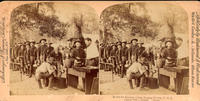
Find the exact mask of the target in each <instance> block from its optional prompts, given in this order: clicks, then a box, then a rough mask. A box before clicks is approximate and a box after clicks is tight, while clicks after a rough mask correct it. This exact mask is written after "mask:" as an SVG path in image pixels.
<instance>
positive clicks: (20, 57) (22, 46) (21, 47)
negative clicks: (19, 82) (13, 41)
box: [17, 44, 25, 74]
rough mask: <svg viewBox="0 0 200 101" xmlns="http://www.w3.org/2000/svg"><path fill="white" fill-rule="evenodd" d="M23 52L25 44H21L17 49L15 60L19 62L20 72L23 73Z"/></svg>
mask: <svg viewBox="0 0 200 101" xmlns="http://www.w3.org/2000/svg"><path fill="white" fill-rule="evenodd" d="M24 53H25V45H24V44H21V45H20V49H19V50H18V51H17V58H18V59H17V60H19V63H20V67H19V68H20V72H21V73H23V74H25V64H24Z"/></svg>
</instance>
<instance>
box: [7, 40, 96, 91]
mask: <svg viewBox="0 0 200 101" xmlns="http://www.w3.org/2000/svg"><path fill="white" fill-rule="evenodd" d="M91 42H92V40H91V38H85V39H83V40H81V39H75V38H74V39H73V38H71V39H69V40H68V42H67V46H57V47H53V46H52V44H53V43H50V42H49V43H47V40H46V39H41V40H40V41H39V42H38V43H36V42H35V41H26V42H23V43H17V44H15V45H14V47H12V48H11V61H12V63H13V64H14V65H13V66H12V68H11V69H12V70H14V71H20V72H21V74H22V75H27V76H28V77H32V75H34V74H35V76H36V79H37V81H38V84H39V88H42V84H41V79H45V80H43V81H44V85H45V86H48V87H49V89H51V88H52V82H53V81H52V80H53V78H54V77H58V78H59V77H61V75H62V74H63V73H64V70H65V69H64V68H72V67H74V66H75V67H82V66H85V65H91V66H98V57H95V58H91V59H86V49H87V47H89V46H90V44H91ZM83 43H84V44H83Z"/></svg>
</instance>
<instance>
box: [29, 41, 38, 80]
mask: <svg viewBox="0 0 200 101" xmlns="http://www.w3.org/2000/svg"><path fill="white" fill-rule="evenodd" d="M36 59H37V48H36V47H35V41H31V42H30V70H29V73H30V77H31V76H32V74H33V73H34V72H35V70H34V69H33V65H34V63H35V61H36Z"/></svg>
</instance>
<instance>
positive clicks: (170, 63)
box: [162, 39, 177, 67]
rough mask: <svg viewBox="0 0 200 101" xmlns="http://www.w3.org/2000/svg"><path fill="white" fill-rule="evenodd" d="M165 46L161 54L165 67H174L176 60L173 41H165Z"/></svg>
mask: <svg viewBox="0 0 200 101" xmlns="http://www.w3.org/2000/svg"><path fill="white" fill-rule="evenodd" d="M165 45H166V48H165V49H164V50H163V53H162V56H163V58H164V59H165V67H174V66H176V62H177V51H176V50H175V48H174V47H173V41H171V40H170V39H169V40H167V41H166V42H165Z"/></svg>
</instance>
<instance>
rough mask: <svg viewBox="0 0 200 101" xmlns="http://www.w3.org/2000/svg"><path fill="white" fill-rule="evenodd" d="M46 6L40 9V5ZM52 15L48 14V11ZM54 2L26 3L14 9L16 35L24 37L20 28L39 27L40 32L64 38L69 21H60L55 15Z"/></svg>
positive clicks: (13, 28) (13, 25)
mask: <svg viewBox="0 0 200 101" xmlns="http://www.w3.org/2000/svg"><path fill="white" fill-rule="evenodd" d="M41 6H42V7H44V6H45V7H46V9H45V10H46V11H45V10H43V11H42V10H39V8H40V7H41ZM49 12H50V13H52V14H51V15H47V14H48V13H49ZM54 12H55V11H54V8H53V3H35V4H25V5H23V6H19V7H18V8H16V9H14V11H13V12H12V14H11V18H12V19H11V22H12V33H13V35H14V36H17V37H22V36H21V34H20V30H26V29H28V30H35V29H39V34H40V35H44V34H47V36H49V37H50V36H51V37H58V38H60V39H62V38H63V37H64V36H65V33H66V32H67V26H68V24H67V23H63V22H60V21H59V20H58V17H57V16H55V15H54V14H53V13H54Z"/></svg>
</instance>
